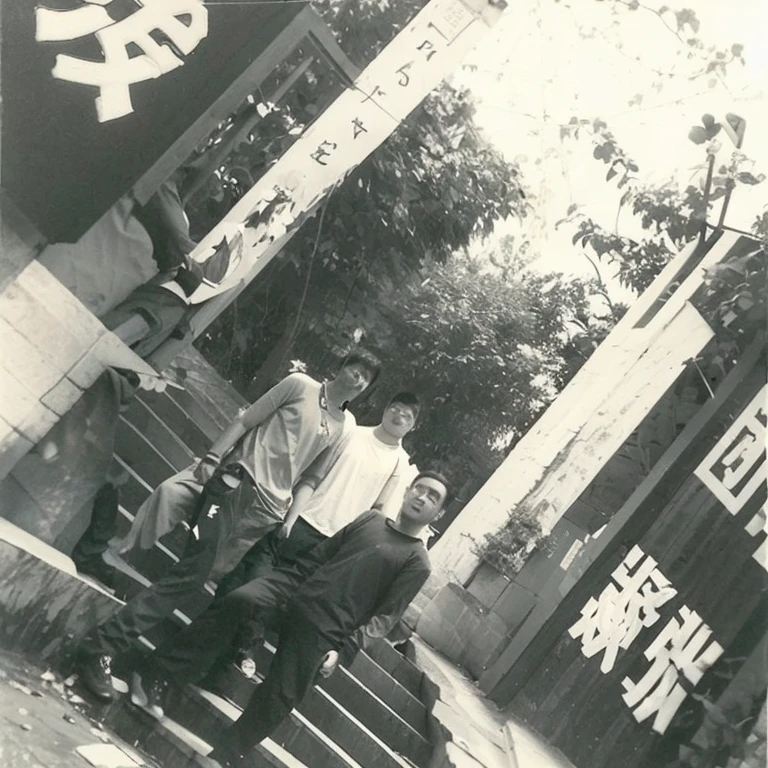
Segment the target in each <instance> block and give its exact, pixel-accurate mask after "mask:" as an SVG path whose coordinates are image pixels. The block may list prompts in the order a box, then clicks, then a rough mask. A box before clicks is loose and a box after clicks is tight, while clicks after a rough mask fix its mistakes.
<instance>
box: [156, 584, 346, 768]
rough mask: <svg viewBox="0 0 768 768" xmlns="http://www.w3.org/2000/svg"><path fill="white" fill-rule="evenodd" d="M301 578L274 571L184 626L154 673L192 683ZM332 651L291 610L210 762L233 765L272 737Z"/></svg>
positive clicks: (163, 650)
mask: <svg viewBox="0 0 768 768" xmlns="http://www.w3.org/2000/svg"><path fill="white" fill-rule="evenodd" d="M299 582H300V578H299V577H298V576H297V575H296V574H294V573H292V572H286V571H276V572H274V573H273V574H270V576H269V577H268V578H263V579H258V580H256V581H252V582H250V583H248V584H246V585H245V586H243V587H240V588H239V589H236V590H235V591H234V592H232V593H231V594H229V595H227V596H226V597H223V598H221V599H220V600H217V601H216V602H214V603H213V604H212V605H211V606H210V607H209V608H208V610H206V611H205V612H204V613H202V614H201V615H200V616H199V617H198V618H197V619H196V620H195V621H194V622H193V623H192V624H191V625H190V626H189V627H187V628H185V629H184V630H183V631H182V632H181V633H179V634H178V635H176V636H175V637H174V638H173V639H172V640H171V641H169V642H168V643H165V644H163V645H162V646H161V647H160V648H159V649H158V650H157V652H156V653H155V654H153V656H152V659H151V664H152V666H153V667H154V668H155V670H156V671H157V672H160V673H162V674H164V675H168V676H170V677H172V678H173V679H174V680H175V681H176V682H177V683H178V684H185V683H191V682H197V681H199V680H201V679H202V678H204V677H205V676H206V674H207V673H208V672H209V670H210V669H211V668H212V667H213V666H214V665H215V664H216V663H217V662H218V661H219V660H220V659H221V658H222V657H223V656H225V655H226V654H228V653H229V652H230V651H231V646H232V644H233V643H234V642H235V640H236V638H237V635H238V632H239V629H240V624H241V623H242V622H247V621H250V620H253V619H254V618H257V617H258V616H259V615H262V614H264V613H265V612H266V613H270V612H272V611H275V610H276V609H277V608H278V607H280V606H281V605H282V604H283V603H284V602H285V601H286V600H287V599H288V598H289V597H290V595H291V594H292V593H293V592H294V591H295V590H296V587H297V586H298V584H299ZM332 648H333V644H332V643H331V642H330V641H329V640H326V639H325V638H324V637H323V636H322V635H321V634H320V633H319V632H318V630H317V627H315V626H314V624H312V623H310V622H309V621H307V620H306V619H304V618H303V617H302V616H301V615H300V614H299V613H297V612H296V611H291V610H290V609H289V610H288V612H287V613H286V614H285V615H284V618H283V620H282V621H281V623H280V627H279V637H278V645H277V652H276V653H275V657H274V659H273V660H272V664H271V666H270V670H269V674H268V675H267V677H266V678H265V679H264V682H263V683H261V685H259V686H258V687H257V688H256V690H255V691H254V694H253V696H252V698H251V701H250V703H249V704H248V706H247V707H246V708H245V710H244V711H243V713H242V715H240V717H239V719H238V720H237V721H236V722H235V723H233V724H232V725H231V726H230V727H229V728H226V729H225V730H224V731H223V732H222V733H221V734H220V736H219V737H218V738H217V739H216V743H215V744H214V752H213V753H212V755H211V757H214V758H216V759H218V760H221V761H222V762H223V763H235V762H236V761H237V759H238V758H240V757H242V756H243V755H245V754H246V753H247V752H248V751H249V750H250V749H252V748H253V747H254V746H255V745H256V744H258V743H259V742H260V741H262V740H263V739H265V738H267V736H269V735H270V734H272V733H273V732H274V730H275V729H276V728H277V726H278V725H280V723H281V722H282V721H283V720H284V719H285V718H286V717H287V716H288V714H289V713H290V711H291V710H292V709H293V708H294V707H295V706H296V705H297V704H298V703H299V702H300V701H301V700H302V699H303V698H304V697H305V696H306V694H307V693H308V692H309V690H310V688H311V687H312V685H313V683H314V681H315V678H316V677H317V673H318V671H319V669H320V665H321V664H322V662H323V658H324V657H325V654H326V653H327V652H328V651H329V650H331V649H332Z"/></svg>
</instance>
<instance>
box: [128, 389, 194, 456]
mask: <svg viewBox="0 0 768 768" xmlns="http://www.w3.org/2000/svg"><path fill="white" fill-rule="evenodd" d="M121 419H123V420H124V421H127V422H128V423H129V424H131V426H133V427H134V428H135V429H136V430H138V432H139V433H140V434H141V435H142V437H144V439H145V440H147V441H148V442H150V443H151V444H152V446H153V447H154V448H155V450H157V451H158V452H159V453H160V454H162V456H163V457H164V458H165V459H166V460H167V461H168V462H169V463H170V464H172V465H173V467H174V468H175V469H176V470H177V471H178V470H182V469H184V468H185V467H188V466H189V465H190V464H191V463H192V462H193V460H194V458H195V453H193V451H191V450H190V449H189V447H188V446H187V445H186V444H185V443H184V442H183V441H182V440H181V438H180V437H179V436H178V435H177V434H176V433H175V432H174V431H173V430H172V429H171V427H170V426H168V425H167V424H166V423H165V421H163V420H162V419H161V418H160V417H159V416H158V415H157V414H156V413H155V412H154V411H153V410H152V409H151V408H150V407H149V406H148V405H146V404H145V403H144V402H142V401H141V400H138V399H137V400H134V401H133V402H132V403H131V407H130V408H129V409H128V410H127V411H126V412H125V413H124V414H122V416H121ZM206 450H207V449H206ZM201 455H202V454H201Z"/></svg>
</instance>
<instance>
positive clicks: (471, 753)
mask: <svg viewBox="0 0 768 768" xmlns="http://www.w3.org/2000/svg"><path fill="white" fill-rule="evenodd" d="M411 643H412V645H413V661H415V662H416V664H417V665H418V666H419V667H420V668H421V669H422V670H423V671H424V672H425V673H426V674H427V675H428V677H429V678H430V679H431V680H432V681H433V682H434V683H435V684H436V685H437V686H438V687H439V688H440V702H439V704H438V705H436V707H435V710H433V711H434V713H435V714H436V715H437V717H438V719H439V720H440V721H441V722H443V724H444V725H445V726H446V727H447V728H448V729H449V730H450V731H451V732H452V735H453V741H454V742H455V743H456V745H457V746H458V747H459V748H461V749H460V750H456V751H455V753H454V755H452V759H453V762H454V764H455V765H456V768H464V766H467V768H470V766H476V765H478V764H479V765H482V766H484V768H574V766H573V764H572V763H571V762H570V761H569V760H568V759H567V758H566V757H565V756H564V755H563V754H562V753H561V752H560V751H559V750H556V749H554V748H553V747H551V746H550V745H549V744H547V742H546V741H544V739H543V738H541V737H540V736H538V735H537V734H536V733H534V732H533V731H532V730H531V729H530V728H528V727H527V726H525V725H524V724H522V723H521V722H519V721H518V720H516V719H514V718H510V716H509V715H508V714H505V713H504V712H501V711H500V710H499V709H497V708H496V707H495V705H494V704H493V703H492V702H490V701H488V700H487V699H486V698H485V696H484V695H483V693H482V692H481V691H480V689H479V688H478V687H477V685H476V684H475V683H474V682H473V681H472V679H471V678H470V677H469V676H468V675H466V674H465V673H464V672H463V671H462V670H461V669H459V668H458V667H457V666H455V665H454V664H453V662H451V661H449V660H448V659H446V658H444V657H443V656H442V655H441V654H439V653H438V652H437V651H435V650H434V649H433V648H432V647H431V646H429V645H427V644H426V643H425V642H424V641H423V640H422V639H421V638H419V636H418V635H412V636H411ZM409 655H410V654H409ZM440 705H442V706H440ZM462 752H463V753H464V754H465V755H467V756H468V759H466V758H465V757H464V755H462V754H461V753H462Z"/></svg>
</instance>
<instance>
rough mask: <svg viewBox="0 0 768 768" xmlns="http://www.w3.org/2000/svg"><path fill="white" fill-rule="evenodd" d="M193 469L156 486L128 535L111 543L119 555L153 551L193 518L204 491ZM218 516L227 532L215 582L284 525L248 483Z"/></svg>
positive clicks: (139, 511)
mask: <svg viewBox="0 0 768 768" xmlns="http://www.w3.org/2000/svg"><path fill="white" fill-rule="evenodd" d="M194 466H195V465H192V466H190V467H187V468H186V469H183V470H182V471H181V472H178V473H177V474H175V475H173V476H171V477H169V478H168V479H167V480H165V481H163V482H162V483H160V485H158V486H157V488H156V489H155V490H154V492H153V493H152V494H151V495H150V496H149V498H148V499H147V500H146V501H145V502H144V503H143V504H142V505H141V507H139V510H138V512H137V513H136V518H135V519H134V521H133V524H132V525H131V529H130V530H129V531H128V534H127V535H126V536H125V537H124V538H123V539H113V540H112V541H111V542H110V546H111V547H112V549H114V550H115V551H117V552H120V553H124V552H127V551H129V550H131V549H134V548H136V547H138V548H139V549H151V548H152V547H153V546H154V544H155V542H156V541H157V540H158V539H159V538H161V537H162V536H165V534H166V533H169V532H170V531H172V530H173V529H174V528H175V527H176V526H177V525H178V524H179V523H181V522H182V521H185V520H189V519H190V518H191V516H192V515H193V514H194V512H195V509H196V508H197V503H198V501H199V499H200V494H201V492H202V489H203V486H202V485H201V483H200V482H199V481H198V480H196V479H195V477H194V472H193V470H194ZM219 514H221V515H222V518H223V520H222V525H223V526H224V529H223V532H222V536H221V538H220V541H221V544H220V547H219V552H218V554H217V556H216V562H215V564H214V566H213V570H212V572H211V578H212V579H214V580H216V579H217V578H218V577H219V576H222V575H223V574H225V573H228V572H229V571H230V570H232V569H233V568H234V567H235V566H236V565H237V564H238V563H239V562H240V560H241V558H242V557H243V555H245V553H246V552H247V551H248V550H249V549H250V548H251V547H252V546H253V545H254V544H255V543H256V542H257V541H259V539H261V538H262V537H264V536H266V535H267V534H268V533H269V532H270V531H272V530H274V529H275V528H277V527H278V526H279V525H281V524H282V517H280V516H278V515H275V514H273V513H271V512H269V511H267V510H266V509H264V506H263V504H262V503H261V502H260V500H259V498H258V496H257V494H256V490H255V489H254V487H253V485H252V484H251V483H250V482H249V481H247V480H246V481H243V482H242V483H241V484H240V487H239V488H238V489H237V490H236V491H235V492H234V493H233V494H232V495H231V496H230V497H229V498H228V500H227V503H226V505H224V508H223V509H222V510H221V511H220V513H219Z"/></svg>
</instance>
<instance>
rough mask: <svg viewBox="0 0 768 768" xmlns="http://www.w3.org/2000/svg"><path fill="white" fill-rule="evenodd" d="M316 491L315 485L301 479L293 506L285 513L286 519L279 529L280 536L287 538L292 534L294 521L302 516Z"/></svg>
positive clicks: (294, 495)
mask: <svg viewBox="0 0 768 768" xmlns="http://www.w3.org/2000/svg"><path fill="white" fill-rule="evenodd" d="M314 492H315V486H314V485H310V484H309V483H307V482H303V481H300V482H299V485H298V486H296V490H295V491H294V492H293V499H292V500H291V506H290V507H288V512H287V513H286V515H285V520H283V524H282V525H281V526H280V528H278V529H277V535H278V538H281V539H287V538H288V537H289V536H290V535H291V531H292V530H293V526H294V523H295V522H296V521H297V520H298V519H299V517H301V513H302V512H303V511H304V510H305V509H306V507H307V504H308V503H309V500H310V499H311V498H312V494H314Z"/></svg>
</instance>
